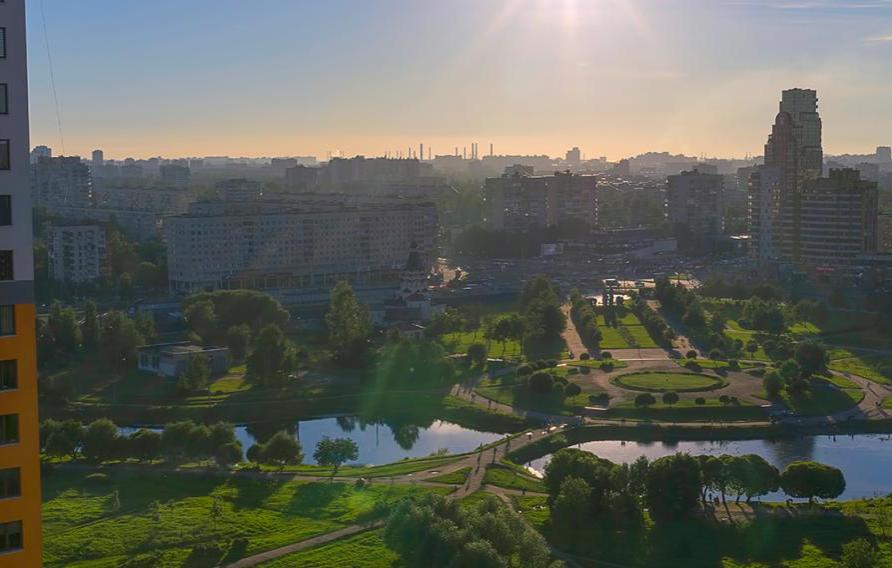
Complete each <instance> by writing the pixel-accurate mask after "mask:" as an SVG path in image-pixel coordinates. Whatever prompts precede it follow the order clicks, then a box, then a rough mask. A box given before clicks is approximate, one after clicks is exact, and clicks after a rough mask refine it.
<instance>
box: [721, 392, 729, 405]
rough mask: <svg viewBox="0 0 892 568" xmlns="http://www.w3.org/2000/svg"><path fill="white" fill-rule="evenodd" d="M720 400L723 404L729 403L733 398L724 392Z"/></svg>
mask: <svg viewBox="0 0 892 568" xmlns="http://www.w3.org/2000/svg"><path fill="white" fill-rule="evenodd" d="M719 402H721V403H722V404H728V403H729V402H731V399H730V398H728V395H726V394H723V395H722V396H720V397H719Z"/></svg>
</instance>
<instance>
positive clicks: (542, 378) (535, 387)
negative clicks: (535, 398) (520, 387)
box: [529, 371, 554, 394]
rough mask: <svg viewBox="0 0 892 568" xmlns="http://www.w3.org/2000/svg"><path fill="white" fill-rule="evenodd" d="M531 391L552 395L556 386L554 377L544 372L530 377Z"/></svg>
mask: <svg viewBox="0 0 892 568" xmlns="http://www.w3.org/2000/svg"><path fill="white" fill-rule="evenodd" d="M529 384H530V390H531V391H533V392H535V393H539V394H546V393H550V392H551V389H552V388H553V386H554V377H552V376H551V375H550V374H548V373H546V372H544V371H538V372H536V373H533V374H532V375H531V376H530V381H529Z"/></svg>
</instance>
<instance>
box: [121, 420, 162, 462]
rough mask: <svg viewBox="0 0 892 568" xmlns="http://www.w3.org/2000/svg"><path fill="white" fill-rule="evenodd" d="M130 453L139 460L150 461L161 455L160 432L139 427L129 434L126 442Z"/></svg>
mask: <svg viewBox="0 0 892 568" xmlns="http://www.w3.org/2000/svg"><path fill="white" fill-rule="evenodd" d="M127 446H128V447H129V453H130V455H132V456H134V457H136V458H137V459H139V460H140V461H151V460H154V459H157V458H158V457H159V456H160V455H161V434H159V433H158V432H153V431H152V430H147V429H146V428H140V429H139V430H137V431H136V432H134V433H132V434H130V438H129V440H128V442H127Z"/></svg>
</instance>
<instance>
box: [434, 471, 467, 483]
mask: <svg viewBox="0 0 892 568" xmlns="http://www.w3.org/2000/svg"><path fill="white" fill-rule="evenodd" d="M469 473H471V468H470V467H463V468H461V469H458V470H456V471H453V472H451V473H444V474H442V475H438V476H436V477H430V478H428V481H432V482H434V483H447V484H449V485H461V484H463V483H464V482H465V481H467V479H468V474H469Z"/></svg>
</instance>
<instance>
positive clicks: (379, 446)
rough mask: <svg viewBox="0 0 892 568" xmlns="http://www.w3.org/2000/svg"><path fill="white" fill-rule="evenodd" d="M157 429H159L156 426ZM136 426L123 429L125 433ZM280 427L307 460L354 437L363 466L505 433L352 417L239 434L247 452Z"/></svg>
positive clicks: (462, 447) (471, 445) (454, 449)
mask: <svg viewBox="0 0 892 568" xmlns="http://www.w3.org/2000/svg"><path fill="white" fill-rule="evenodd" d="M152 429H153V430H156V431H157V429H156V428H152ZM134 430H135V428H122V429H121V432H122V433H123V434H129V433H131V432H133V431H134ZM280 430H290V431H291V433H292V434H294V435H295V436H297V438H298V439H299V440H300V443H301V446H303V451H304V463H305V464H314V463H316V462H315V460H314V459H313V450H314V448H315V447H316V443H317V442H319V440H321V439H322V438H323V437H325V436H328V437H329V438H350V439H351V440H353V441H354V442H356V444H357V445H358V446H359V459H358V460H356V463H358V464H363V465H381V464H386V463H391V462H395V461H399V460H402V459H404V458H417V457H424V456H429V455H431V454H433V453H436V452H440V451H448V452H449V453H451V454H458V453H464V452H468V451H471V450H473V449H475V448H477V447H478V446H480V445H481V444H484V445H485V444H488V443H490V442H494V441H496V440H498V439H500V438H503V437H504V435H502V434H495V433H492V432H479V431H477V430H471V429H469V428H464V427H462V426H458V425H457V424H452V423H451V422H445V421H442V420H435V421H433V422H431V423H430V424H429V425H428V426H418V425H412V424H390V425H387V424H383V423H366V422H363V421H361V420H359V419H357V418H355V417H352V416H343V417H337V418H318V419H315V420H303V421H300V422H288V423H277V424H264V423H259V424H250V425H246V426H236V428H235V435H236V437H237V438H238V440H239V441H240V442H241V443H242V448H243V449H244V450H245V451H247V449H248V448H250V447H251V446H252V445H254V444H255V443H256V441H257V439H261V440H266V439H267V438H268V437H269V436H271V435H272V434H274V433H275V432H278V431H280Z"/></svg>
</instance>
